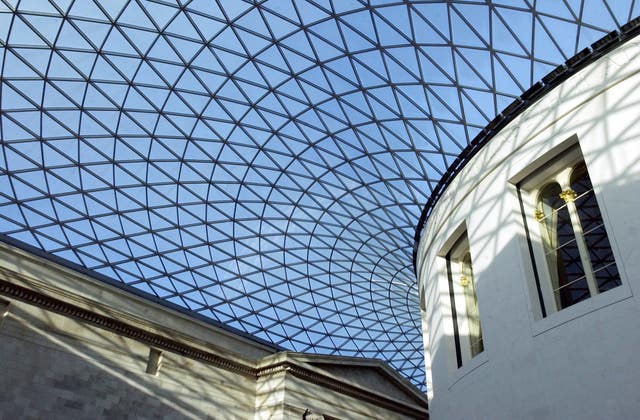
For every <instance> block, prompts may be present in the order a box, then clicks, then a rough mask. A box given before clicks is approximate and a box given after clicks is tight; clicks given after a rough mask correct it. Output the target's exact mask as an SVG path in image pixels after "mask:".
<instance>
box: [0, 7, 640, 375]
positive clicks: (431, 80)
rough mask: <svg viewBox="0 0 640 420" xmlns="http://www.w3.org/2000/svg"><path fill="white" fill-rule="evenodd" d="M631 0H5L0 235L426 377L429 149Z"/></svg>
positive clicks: (289, 339) (478, 122) (451, 153)
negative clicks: (423, 297) (423, 221)
mask: <svg viewBox="0 0 640 420" xmlns="http://www.w3.org/2000/svg"><path fill="white" fill-rule="evenodd" d="M638 14H640V2H634V1H632V0H629V1H622V0H616V1H610V2H604V1H599V0H591V1H587V0H584V1H568V0H566V1H537V2H536V1H527V0H523V1H515V0H513V1H493V2H491V4H490V5H488V4H486V3H485V2H476V1H464V2H462V1H461V2H444V1H441V2H438V1H412V2H400V1H347V0H334V1H329V0H327V1H320V0H317V1H311V0H308V1H285V0H273V1H255V2H253V1H252V2H245V1H240V0H229V1H223V0H215V1H214V0H194V1H181V2H175V1H159V0H158V1H142V0H138V1H134V0H131V1H127V0H108V1H107V0H105V1H98V0H95V1H90V0H83V1H72V0H66V1H62V0H61V1H51V3H47V2H45V1H44V0H31V1H18V0H1V2H0V66H1V67H0V68H1V72H0V74H1V78H2V84H1V85H0V110H1V117H0V146H1V152H2V153H1V154H0V232H2V233H3V234H4V235H5V237H10V238H12V239H14V240H19V241H22V242H24V243H26V244H30V245H32V246H35V247H37V248H40V249H42V250H44V251H46V252H48V253H50V254H53V255H56V256H58V257H61V258H63V259H65V260H68V261H69V262H72V263H75V264H79V265H80V266H83V267H86V268H88V269H91V270H93V271H95V272H97V273H100V274H103V275H106V276H107V277H110V278H112V279H114V280H116V281H119V282H122V283H123V284H127V285H131V286H133V287H135V288H137V289H140V290H142V291H145V292H148V293H150V294H152V295H155V296H157V297H159V298H161V299H164V300H166V301H170V302H173V303H175V304H178V305H180V306H182V307H185V308H187V309H189V310H191V311H193V312H194V313H199V314H201V315H203V316H206V317H208V318H211V319H213V320H216V321H219V322H222V323H224V324H225V325H228V326H231V327H234V328H237V329H240V330H242V331H245V332H248V333H250V334H254V335H255V336H258V337H261V338H263V339H265V340H268V341H270V342H273V343H276V344H279V345H281V346H283V347H285V348H289V349H293V350H296V351H310V352H320V353H330V354H343V355H354V356H364V357H378V358H382V359H385V360H387V361H388V362H390V364H391V365H392V366H393V367H395V368H396V369H398V370H399V371H401V372H402V373H403V374H404V375H405V376H406V377H407V378H409V379H410V380H411V381H412V382H413V383H414V384H416V385H418V386H422V387H423V388H424V386H423V385H422V384H423V383H424V368H423V362H422V360H423V359H422V340H421V329H420V325H419V305H418V298H417V290H416V283H415V278H414V275H413V271H412V258H411V249H412V245H413V234H414V230H415V226H416V222H417V220H418V217H419V214H420V211H421V209H422V206H423V205H424V204H425V202H426V201H427V198H428V196H429V193H430V191H431V189H432V187H433V186H434V185H435V183H436V182H437V181H438V179H439V177H440V176H441V174H442V173H443V172H444V171H445V169H446V167H447V166H448V164H449V163H450V162H451V161H452V159H453V158H454V157H455V156H456V155H457V153H459V152H460V151H461V150H462V148H463V147H464V146H465V145H466V144H467V143H468V142H469V141H470V140H471V139H473V137H474V136H475V135H476V134H477V133H478V132H479V131H480V129H481V128H482V127H483V126H484V125H486V124H487V122H488V121H490V120H491V119H492V118H493V117H494V116H495V115H496V114H497V113H498V112H499V111H500V110H501V109H503V108H504V107H505V106H506V105H508V104H509V103H510V102H511V101H512V100H513V98H515V97H517V96H518V95H519V94H520V93H522V92H523V91H524V90H526V89H527V88H528V87H529V86H530V85H531V84H533V83H534V82H535V81H536V80H538V79H540V78H541V77H542V76H543V75H545V74H546V73H548V72H549V71H550V70H552V69H553V68H554V67H555V66H556V65H557V64H559V63H561V62H563V61H565V60H566V59H567V58H569V57H570V56H572V55H574V54H575V53H576V52H577V51H579V50H580V49H582V48H583V47H585V46H587V45H589V44H591V43H592V42H593V41H595V40H597V39H598V38H600V37H602V36H603V35H604V34H606V33H607V32H609V31H610V30H613V29H617V28H618V27H620V26H621V25H623V24H624V23H626V22H627V21H628V20H629V19H630V18H631V17H635V16H636V15H638Z"/></svg>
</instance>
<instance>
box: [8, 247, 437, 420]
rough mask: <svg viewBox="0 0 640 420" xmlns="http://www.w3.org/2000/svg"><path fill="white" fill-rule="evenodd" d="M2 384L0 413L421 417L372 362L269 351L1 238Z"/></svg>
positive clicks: (419, 406)
mask: <svg viewBox="0 0 640 420" xmlns="http://www.w3.org/2000/svg"><path fill="white" fill-rule="evenodd" d="M0 389H1V390H2V392H0V419H5V418H6V419H14V418H15V419H19V418H91V419H98V418H149V419H152V418H153V419H156V418H180V419H183V418H191V419H202V418H211V419H247V420H251V419H255V420H262V419H302V418H303V416H304V415H305V412H307V413H308V414H307V417H308V420H310V419H312V418H327V419H335V418H341V419H363V420H364V419H385V420H386V419H416V418H427V416H428V412H427V407H426V396H425V395H423V394H422V393H421V392H420V391H419V390H418V389H417V388H415V387H414V386H412V385H411V384H409V382H408V381H407V380H406V379H404V378H403V377H401V376H400V375H399V374H398V373H397V372H395V371H394V370H392V369H391V368H389V367H388V366H387V365H386V364H385V363H383V362H381V361H379V360H374V359H356V358H349V357H337V356H320V355H305V354H298V353H291V352H276V350H274V348H273V347H270V346H267V345H262V344H260V343H257V342H255V341H253V340H249V339H247V338H245V337H242V336H239V335H235V334H233V333H231V332H229V331H226V330H224V329H222V328H218V327H215V326H212V325H210V324H208V323H206V322H203V321H200V320H197V319H194V318H193V317H189V316H188V315H186V314H182V313H179V312H176V311H173V310H169V309H167V308H166V307H163V306H161V305H159V304H156V303H153V302H150V301H149V300H147V299H144V298H142V297H138V296H135V295H132V294H131V293H128V292H126V291H123V290H120V289H118V288H115V287H113V286H111V285H108V284H105V283H103V282H100V281H97V280H95V279H93V278H91V277H89V276H87V275H83V274H79V273H77V272H75V271H73V270H70V269H68V268H65V267H61V266H59V265H57V264H55V263H53V262H51V261H48V260H45V259H42V258H40V257H37V256H34V255H31V254H29V253H28V252H25V251H24V250H20V249H17V248H14V247H12V246H9V245H7V244H4V243H2V242H0ZM309 413H311V414H309Z"/></svg>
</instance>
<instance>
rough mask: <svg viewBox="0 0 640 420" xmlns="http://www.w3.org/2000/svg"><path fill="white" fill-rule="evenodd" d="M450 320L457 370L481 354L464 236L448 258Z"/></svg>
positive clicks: (480, 333)
mask: <svg viewBox="0 0 640 420" xmlns="http://www.w3.org/2000/svg"><path fill="white" fill-rule="evenodd" d="M447 276H448V280H449V298H450V301H451V318H452V321H453V334H454V343H455V350H456V360H457V364H458V367H461V366H462V365H463V364H464V363H465V362H466V361H468V360H470V359H472V358H474V357H475V356H477V355H478V354H480V353H482V351H484V342H483V340H482V327H481V326H480V314H479V311H478V299H477V295H476V284H475V279H474V275H473V266H472V263H471V253H470V252H469V240H468V238H467V234H466V232H465V233H463V234H462V236H461V237H460V239H458V240H457V241H456V243H455V244H454V245H453V246H452V247H451V250H450V251H449V253H448V254H447Z"/></svg>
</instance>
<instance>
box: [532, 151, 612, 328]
mask: <svg viewBox="0 0 640 420" xmlns="http://www.w3.org/2000/svg"><path fill="white" fill-rule="evenodd" d="M520 188H522V189H525V190H526V191H528V192H529V196H530V197H533V201H534V203H533V205H534V206H535V208H534V211H533V216H534V219H535V222H533V223H531V221H530V218H527V217H525V220H526V221H527V225H528V226H529V231H531V235H530V237H529V240H530V242H532V243H531V245H532V248H533V250H532V252H533V254H532V256H534V259H535V260H537V261H534V263H536V266H537V270H536V281H537V288H538V294H539V296H540V298H541V299H542V308H543V310H542V315H543V316H545V315H546V313H548V312H555V311H559V310H561V309H564V308H567V307H569V306H571V305H574V304H576V303H578V302H581V301H583V300H585V299H588V298H590V297H592V296H594V295H597V294H599V293H603V292H605V291H607V290H610V289H612V288H614V287H617V286H619V285H621V280H620V275H619V273H618V269H617V267H616V263H615V259H614V255H613V251H612V249H611V243H610V242H609V238H608V236H607V232H606V229H605V226H604V222H603V219H602V214H601V212H600V208H599V206H598V202H597V199H596V196H595V193H594V191H593V185H592V184H591V178H590V177H589V171H588V170H587V167H586V165H585V163H584V160H583V158H582V155H581V153H580V150H579V149H578V148H577V147H576V148H574V149H571V150H570V151H568V152H566V153H565V154H563V156H562V157H560V158H559V159H557V160H555V161H552V162H550V163H549V164H548V165H547V166H546V167H545V168H544V169H542V170H540V171H538V172H536V173H534V174H532V175H530V176H529V177H528V178H527V179H525V180H524V181H523V182H522V183H521V185H520ZM523 208H524V206H523ZM536 225H537V226H538V227H537V228H536ZM538 242H539V244H538ZM540 246H541V248H542V249H543V251H542V253H543V254H544V258H540V259H538V258H537V257H535V254H536V252H537V251H535V248H536V247H540ZM540 260H543V261H540ZM545 308H546V309H545Z"/></svg>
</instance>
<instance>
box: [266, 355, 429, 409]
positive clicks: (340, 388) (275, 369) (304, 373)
mask: <svg viewBox="0 0 640 420" xmlns="http://www.w3.org/2000/svg"><path fill="white" fill-rule="evenodd" d="M282 373H285V374H291V375H293V376H295V377H296V378H299V379H302V380H304V381H306V382H310V383H313V384H316V385H319V386H322V387H324V388H328V389H331V390H334V391H337V392H339V393H341V394H344V395H349V396H352V397H355V398H357V399H359V400H363V401H367V402H369V403H371V404H375V405H377V406H379V407H383V408H386V409H388V410H391V411H394V412H397V413H402V414H405V415H408V416H413V417H416V418H428V416H429V411H428V409H427V407H426V404H425V402H424V401H421V400H416V405H414V406H411V405H407V404H404V403H401V402H398V401H396V400H394V399H392V398H388V397H386V396H384V395H380V394H378V393H375V392H371V391H368V390H366V389H363V388H360V387H358V386H354V385H351V384H348V383H346V382H344V381H339V380H336V379H335V378H333V377H331V376H329V375H325V374H323V373H320V372H317V371H315V370H313V369H309V368H307V367H304V366H300V365H298V364H296V363H294V362H292V361H282V362H278V363H275V364H272V365H268V366H264V367H263V368H260V369H259V370H258V377H266V376H271V375H277V374H282ZM423 404H424V405H425V406H424V407H423V406H422V405H423Z"/></svg>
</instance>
